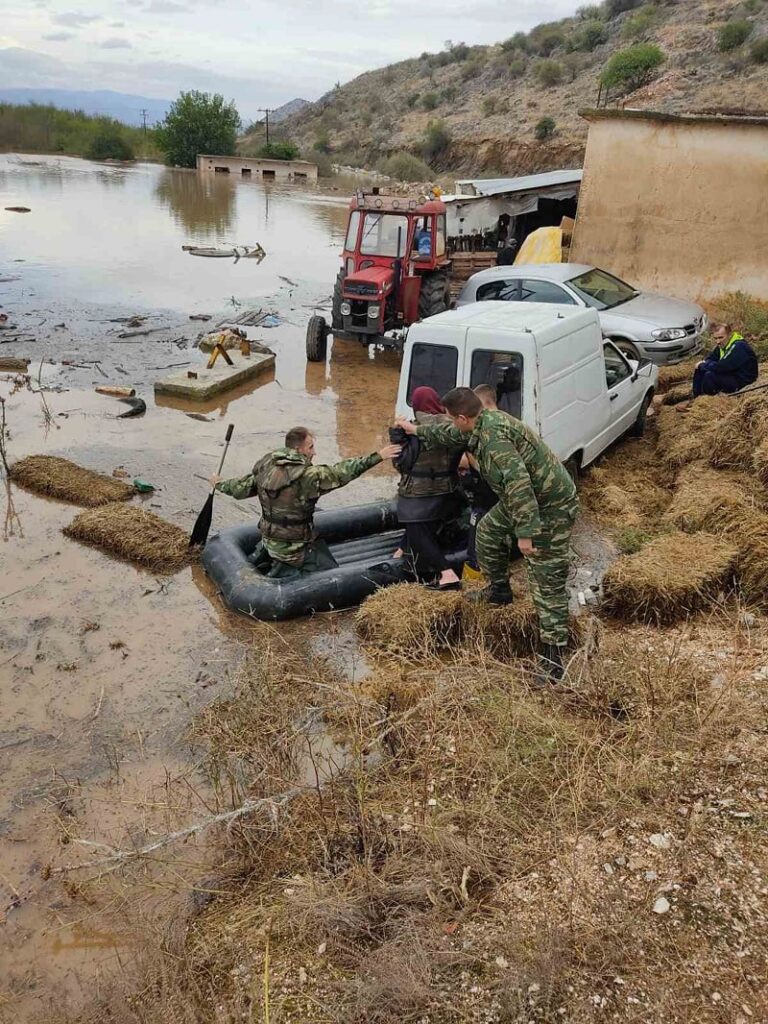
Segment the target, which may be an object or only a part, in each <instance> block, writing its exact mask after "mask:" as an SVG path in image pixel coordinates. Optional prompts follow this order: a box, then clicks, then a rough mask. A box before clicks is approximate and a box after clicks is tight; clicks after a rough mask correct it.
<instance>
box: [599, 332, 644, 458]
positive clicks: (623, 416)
mask: <svg viewBox="0 0 768 1024" xmlns="http://www.w3.org/2000/svg"><path fill="white" fill-rule="evenodd" d="M603 356H604V358H605V383H606V387H607V389H608V402H609V412H610V424H609V428H608V429H609V438H610V441H615V440H616V439H617V438H619V437H621V435H622V434H624V433H625V432H626V431H627V430H629V428H630V427H631V426H632V424H633V422H634V421H635V418H636V416H637V409H638V404H639V391H638V389H637V388H636V387H635V382H634V381H633V380H632V374H633V370H632V367H631V366H630V364H629V363H628V362H627V360H626V358H625V357H624V355H623V354H622V353H621V352H620V351H619V350H618V349H617V348H616V346H615V345H614V344H613V342H610V341H606V342H604V343H603Z"/></svg>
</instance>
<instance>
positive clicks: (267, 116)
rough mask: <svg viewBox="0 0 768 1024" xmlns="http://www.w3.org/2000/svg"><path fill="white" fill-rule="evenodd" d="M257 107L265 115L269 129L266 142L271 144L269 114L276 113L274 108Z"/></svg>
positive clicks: (265, 124) (266, 126) (267, 128)
mask: <svg viewBox="0 0 768 1024" xmlns="http://www.w3.org/2000/svg"><path fill="white" fill-rule="evenodd" d="M256 109H257V110H258V111H259V113H260V114H263V115H264V126H265V128H266V130H267V141H266V144H267V145H269V115H270V114H274V110H272V109H270V108H268V107H256Z"/></svg>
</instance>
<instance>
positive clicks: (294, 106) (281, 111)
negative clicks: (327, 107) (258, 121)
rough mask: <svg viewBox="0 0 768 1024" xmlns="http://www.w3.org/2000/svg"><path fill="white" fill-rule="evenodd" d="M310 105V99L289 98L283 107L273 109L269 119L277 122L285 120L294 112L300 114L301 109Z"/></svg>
mask: <svg viewBox="0 0 768 1024" xmlns="http://www.w3.org/2000/svg"><path fill="white" fill-rule="evenodd" d="M308 106H309V100H302V99H295V100H288V102H287V103H284V104H283V105H282V107H277V108H276V109H275V110H273V111H272V113H271V114H270V115H269V120H270V121H275V122H280V121H284V120H285V119H286V117H290V116H291V115H292V114H298V113H299V111H300V110H303V109H304V107H308Z"/></svg>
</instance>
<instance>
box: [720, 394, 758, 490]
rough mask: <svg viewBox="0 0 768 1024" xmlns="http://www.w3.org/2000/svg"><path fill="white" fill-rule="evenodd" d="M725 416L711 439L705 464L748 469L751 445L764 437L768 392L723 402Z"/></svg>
mask: <svg viewBox="0 0 768 1024" xmlns="http://www.w3.org/2000/svg"><path fill="white" fill-rule="evenodd" d="M727 402H728V404H727V408H726V410H725V415H724V416H723V417H722V419H721V420H720V422H719V423H718V424H717V430H716V431H715V434H714V436H713V438H712V442H711V447H710V454H709V461H710V464H711V465H713V466H716V467H719V468H721V469H722V468H728V467H737V468H740V469H747V470H749V469H751V468H752V455H753V452H754V450H755V446H756V445H759V444H761V443H762V441H764V440H765V439H766V437H768V392H765V391H757V392H755V393H754V394H751V395H743V396H737V397H735V398H730V399H728V400H727Z"/></svg>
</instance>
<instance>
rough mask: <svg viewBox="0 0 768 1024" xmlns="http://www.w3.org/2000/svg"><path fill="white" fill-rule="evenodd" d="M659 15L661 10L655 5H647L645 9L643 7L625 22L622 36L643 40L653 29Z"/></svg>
mask: <svg viewBox="0 0 768 1024" xmlns="http://www.w3.org/2000/svg"><path fill="white" fill-rule="evenodd" d="M658 14H659V9H658V7H657V6H656V5H655V4H646V5H645V7H641V8H640V10H639V11H635V13H634V14H633V15H631V16H630V17H629V18H627V20H626V21H625V22H624V27H623V28H622V30H621V34H622V36H623V37H624V38H625V39H642V38H643V36H645V35H647V33H648V32H649V31H650V30H651V28H653V26H654V24H655V23H656V19H657V17H658Z"/></svg>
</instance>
